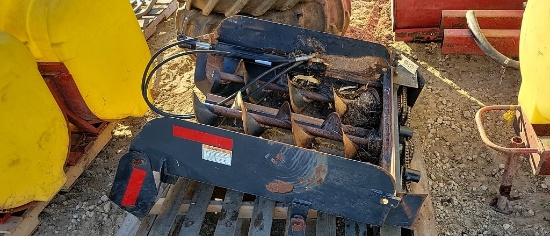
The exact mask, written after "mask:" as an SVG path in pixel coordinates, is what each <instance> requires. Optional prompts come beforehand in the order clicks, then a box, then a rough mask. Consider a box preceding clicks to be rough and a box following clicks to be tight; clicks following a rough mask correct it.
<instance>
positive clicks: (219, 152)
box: [202, 144, 232, 166]
mask: <svg viewBox="0 0 550 236" xmlns="http://www.w3.org/2000/svg"><path fill="white" fill-rule="evenodd" d="M231 156H232V151H231V150H227V149H223V148H218V147H213V146H209V145H206V144H203V145H202V159H203V160H207V161H212V162H216V163H220V164H224V165H228V166H231Z"/></svg>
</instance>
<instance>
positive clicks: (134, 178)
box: [120, 168, 147, 207]
mask: <svg viewBox="0 0 550 236" xmlns="http://www.w3.org/2000/svg"><path fill="white" fill-rule="evenodd" d="M146 175H147V172H146V171H144V170H142V169H138V168H134V169H132V174H131V175H130V181H128V187H126V192H125V193H124V197H123V198H122V202H121V203H120V205H122V206H126V207H127V206H135V205H136V201H137V198H138V196H139V191H141V186H142V185H143V180H145V176H146Z"/></svg>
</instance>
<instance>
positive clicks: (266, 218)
mask: <svg viewBox="0 0 550 236" xmlns="http://www.w3.org/2000/svg"><path fill="white" fill-rule="evenodd" d="M274 208H275V202H274V201H272V200H269V199H267V198H263V197H256V201H255V202H254V211H253V212H252V218H251V219H250V228H249V230H248V235H250V236H262V235H265V236H268V235H270V234H271V225H272V223H273V209H274Z"/></svg>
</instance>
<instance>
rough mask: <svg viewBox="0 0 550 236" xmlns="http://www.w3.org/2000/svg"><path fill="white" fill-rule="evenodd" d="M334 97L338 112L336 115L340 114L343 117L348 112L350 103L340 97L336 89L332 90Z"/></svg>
mask: <svg viewBox="0 0 550 236" xmlns="http://www.w3.org/2000/svg"><path fill="white" fill-rule="evenodd" d="M332 95H333V97H334V110H336V113H338V115H340V116H343V115H344V113H346V111H347V110H348V105H347V103H349V101H348V100H347V99H344V98H342V97H340V95H338V93H337V92H336V89H334V88H332Z"/></svg>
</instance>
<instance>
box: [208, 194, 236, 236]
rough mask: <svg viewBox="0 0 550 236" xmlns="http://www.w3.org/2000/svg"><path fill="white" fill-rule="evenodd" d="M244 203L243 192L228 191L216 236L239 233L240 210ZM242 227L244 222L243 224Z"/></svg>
mask: <svg viewBox="0 0 550 236" xmlns="http://www.w3.org/2000/svg"><path fill="white" fill-rule="evenodd" d="M242 202H243V194H242V193H241V192H237V191H233V190H227V192H226V193H225V198H224V200H223V205H222V210H221V212H222V214H221V217H220V219H219V220H218V224H217V225H216V231H215V232H214V236H225V235H234V234H235V232H236V231H237V226H238V225H237V223H238V220H239V209H240V208H241V203H242ZM241 225H242V222H241Z"/></svg>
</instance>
